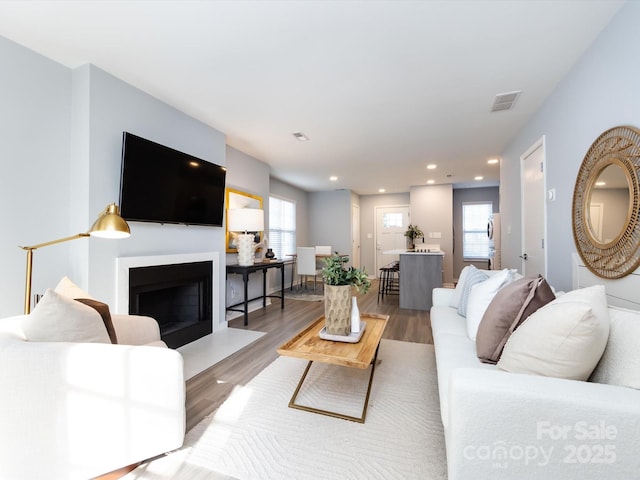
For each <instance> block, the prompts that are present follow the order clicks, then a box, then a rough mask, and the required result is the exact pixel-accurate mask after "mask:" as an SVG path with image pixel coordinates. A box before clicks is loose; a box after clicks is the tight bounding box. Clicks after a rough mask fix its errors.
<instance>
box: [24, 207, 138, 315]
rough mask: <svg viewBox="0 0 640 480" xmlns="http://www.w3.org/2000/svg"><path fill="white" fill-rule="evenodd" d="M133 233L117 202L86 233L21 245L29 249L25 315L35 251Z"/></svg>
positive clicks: (27, 309)
mask: <svg viewBox="0 0 640 480" xmlns="http://www.w3.org/2000/svg"><path fill="white" fill-rule="evenodd" d="M129 235H131V230H130V229H129V225H128V224H127V222H126V221H125V220H124V218H122V217H121V216H120V209H119V208H118V206H117V205H116V204H115V203H112V204H110V205H108V206H107V207H106V208H105V209H104V210H103V211H102V212H101V213H100V215H99V216H98V219H97V220H96V221H95V222H94V223H93V225H92V226H91V228H90V229H89V231H88V232H86V233H78V234H76V235H71V236H70V237H65V238H60V239H58V240H51V241H50V242H44V243H39V244H38V245H32V246H30V247H20V248H21V249H23V250H26V251H27V278H26V280H25V288H24V313H25V315H26V314H28V313H29V312H30V311H31V271H32V266H33V251H34V250H37V249H38V248H42V247H48V246H49V245H55V244H57V243H63V242H68V241H69V240H75V239H77V238H84V237H89V236H93V237H101V238H110V239H117V238H126V237H128V236H129Z"/></svg>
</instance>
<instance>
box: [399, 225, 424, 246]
mask: <svg viewBox="0 0 640 480" xmlns="http://www.w3.org/2000/svg"><path fill="white" fill-rule="evenodd" d="M404 236H405V237H407V250H413V249H414V248H415V245H414V243H415V241H416V238H422V237H424V233H422V230H420V227H418V226H417V225H412V224H409V226H408V227H407V231H406V232H404Z"/></svg>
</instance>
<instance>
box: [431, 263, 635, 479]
mask: <svg viewBox="0 0 640 480" xmlns="http://www.w3.org/2000/svg"><path fill="white" fill-rule="evenodd" d="M487 273H488V274H489V273H491V272H487ZM453 294H454V290H453V289H444V288H436V289H434V290H433V307H432V309H431V325H432V329H433V339H434V344H435V352H436V362H437V370H438V385H439V393H440V407H441V414H442V422H443V425H444V431H445V437H446V449H447V464H448V478H449V480H478V479H492V480H493V479H505V480H507V479H509V480H513V479H518V480H527V479H531V480H533V479H541V478H547V479H563V480H566V479H576V480H577V479H580V480H584V479H594V480H595V479H603V478H619V479H632V478H640V391H639V390H637V389H638V388H640V384H639V383H640V381H638V378H640V355H638V354H637V353H635V354H634V352H635V351H637V350H638V349H636V348H635V347H634V345H638V346H640V312H634V311H627V310H623V309H617V308H614V307H609V308H608V313H609V316H610V321H611V329H610V332H609V336H608V343H607V345H606V350H605V353H604V355H603V356H602V360H600V364H599V365H598V367H597V368H596V373H594V377H597V378H598V380H599V381H601V382H603V381H609V382H610V383H631V384H632V385H634V386H635V388H630V387H629V386H619V385H612V384H604V383H595V382H593V381H577V380H567V379H560V378H552V377H549V376H540V375H531V374H520V373H511V372H507V371H504V370H501V369H500V368H499V366H497V365H492V364H487V363H481V362H480V360H479V359H478V357H477V355H476V342H475V341H474V340H472V339H471V338H470V337H469V335H468V331H467V325H466V319H465V318H464V317H463V316H461V315H459V314H458V312H457V309H456V308H452V307H450V306H449V305H450V302H451V297H452V295H453ZM605 304H606V302H605ZM530 318H531V317H530ZM518 328H520V327H518ZM634 372H635V373H634ZM629 378H631V379H629ZM621 379H622V380H623V381H621Z"/></svg>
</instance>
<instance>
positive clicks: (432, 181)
mask: <svg viewBox="0 0 640 480" xmlns="http://www.w3.org/2000/svg"><path fill="white" fill-rule="evenodd" d="M434 183H436V181H435V180H427V184H428V185H433V184H434Z"/></svg>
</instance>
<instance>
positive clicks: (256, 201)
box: [225, 188, 263, 253]
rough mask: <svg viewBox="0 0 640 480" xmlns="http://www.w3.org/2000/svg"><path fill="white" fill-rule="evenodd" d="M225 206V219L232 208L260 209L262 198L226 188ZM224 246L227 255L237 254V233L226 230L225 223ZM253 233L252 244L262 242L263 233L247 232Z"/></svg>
mask: <svg viewBox="0 0 640 480" xmlns="http://www.w3.org/2000/svg"><path fill="white" fill-rule="evenodd" d="M225 196H226V198H225V205H226V213H227V218H228V216H229V210H231V209H234V208H259V209H262V197H259V196H258V195H252V194H250V193H247V192H242V191H240V190H235V189H233V188H227V189H226V190H225ZM225 231H226V235H225V244H226V246H227V253H237V252H238V232H230V231H229V229H228V228H227V222H226V221H225ZM248 233H253V234H254V236H255V238H254V240H253V241H254V243H256V244H257V243H260V242H261V241H262V236H263V232H248Z"/></svg>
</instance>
